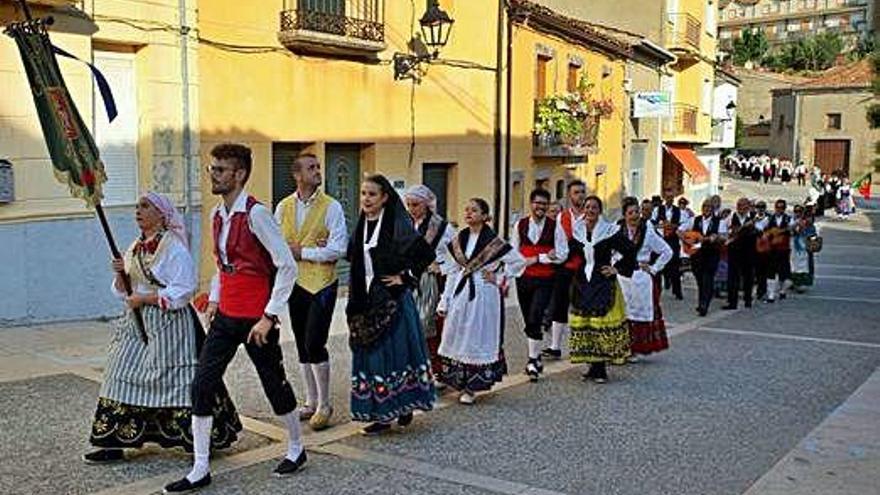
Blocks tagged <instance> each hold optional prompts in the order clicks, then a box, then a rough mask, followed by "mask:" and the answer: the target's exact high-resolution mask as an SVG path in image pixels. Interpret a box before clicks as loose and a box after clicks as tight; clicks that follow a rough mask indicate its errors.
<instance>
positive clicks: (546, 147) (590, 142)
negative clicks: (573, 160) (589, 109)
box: [532, 115, 601, 158]
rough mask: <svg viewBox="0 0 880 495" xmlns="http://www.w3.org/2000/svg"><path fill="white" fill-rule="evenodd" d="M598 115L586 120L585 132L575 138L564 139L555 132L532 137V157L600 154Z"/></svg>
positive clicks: (537, 134)
mask: <svg viewBox="0 0 880 495" xmlns="http://www.w3.org/2000/svg"><path fill="white" fill-rule="evenodd" d="M600 122H601V119H600V118H599V116H598V115H591V116H589V117H587V118H586V119H585V120H584V132H583V133H582V134H580V135H578V136H576V137H573V138H564V137H562V136H560V135H559V134H558V133H555V132H545V133H534V134H533V135H532V156H533V157H535V158H555V157H578V156H587V155H594V154H596V153H598V152H599V125H600Z"/></svg>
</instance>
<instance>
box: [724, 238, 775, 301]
mask: <svg viewBox="0 0 880 495" xmlns="http://www.w3.org/2000/svg"><path fill="white" fill-rule="evenodd" d="M752 245H754V242H752ZM754 260H755V250H754V249H748V248H743V247H734V246H733V245H731V248H730V249H729V250H728V251H727V304H729V305H731V306H736V305H737V301H738V300H739V290H740V289H742V292H743V301H744V302H745V303H746V304H750V303H751V302H752V285H753V284H754V281H755V267H754ZM765 283H766V281H765Z"/></svg>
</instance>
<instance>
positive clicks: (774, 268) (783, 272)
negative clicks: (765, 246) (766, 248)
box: [767, 251, 791, 282]
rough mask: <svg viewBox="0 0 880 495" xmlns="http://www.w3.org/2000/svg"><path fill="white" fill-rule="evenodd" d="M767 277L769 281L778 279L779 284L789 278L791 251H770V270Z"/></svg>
mask: <svg viewBox="0 0 880 495" xmlns="http://www.w3.org/2000/svg"><path fill="white" fill-rule="evenodd" d="M767 277H768V278H769V279H770V280H773V279H774V278H776V277H779V281H780V282H784V281H786V280H788V279H790V278H791V251H770V269H769V270H768V273H767Z"/></svg>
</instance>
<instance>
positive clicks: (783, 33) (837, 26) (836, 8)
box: [718, 0, 876, 49]
mask: <svg viewBox="0 0 880 495" xmlns="http://www.w3.org/2000/svg"><path fill="white" fill-rule="evenodd" d="M875 3H876V0H721V2H720V8H721V16H720V20H719V22H718V37H719V40H720V43H721V47H722V49H729V48H730V47H731V45H732V44H733V40H734V39H736V38H738V37H740V36H741V35H742V32H743V31H744V30H749V29H750V30H761V31H764V34H766V35H767V38H768V39H769V41H770V43H771V45H781V44H785V43H788V42H791V41H793V40H796V39H798V38H802V37H804V36H812V35H816V34H819V33H823V32H836V33H839V34H840V35H841V36H843V38H844V39H846V40H847V41H848V42H849V43H851V44H852V43H855V41H856V40H858V39H859V38H860V37H862V36H866V35H868V34H869V33H871V32H873V30H874V25H875V22H874V19H875V17H876V12H875Z"/></svg>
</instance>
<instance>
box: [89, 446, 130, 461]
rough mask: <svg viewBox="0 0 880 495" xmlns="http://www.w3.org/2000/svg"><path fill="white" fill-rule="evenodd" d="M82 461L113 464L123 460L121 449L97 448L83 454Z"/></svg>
mask: <svg viewBox="0 0 880 495" xmlns="http://www.w3.org/2000/svg"><path fill="white" fill-rule="evenodd" d="M82 460H83V462H85V463H86V464H113V463H114V462H121V461H124V460H125V456H124V455H123V454H122V449H98V450H96V451H94V452H89V453H88V454H83V456H82Z"/></svg>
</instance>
